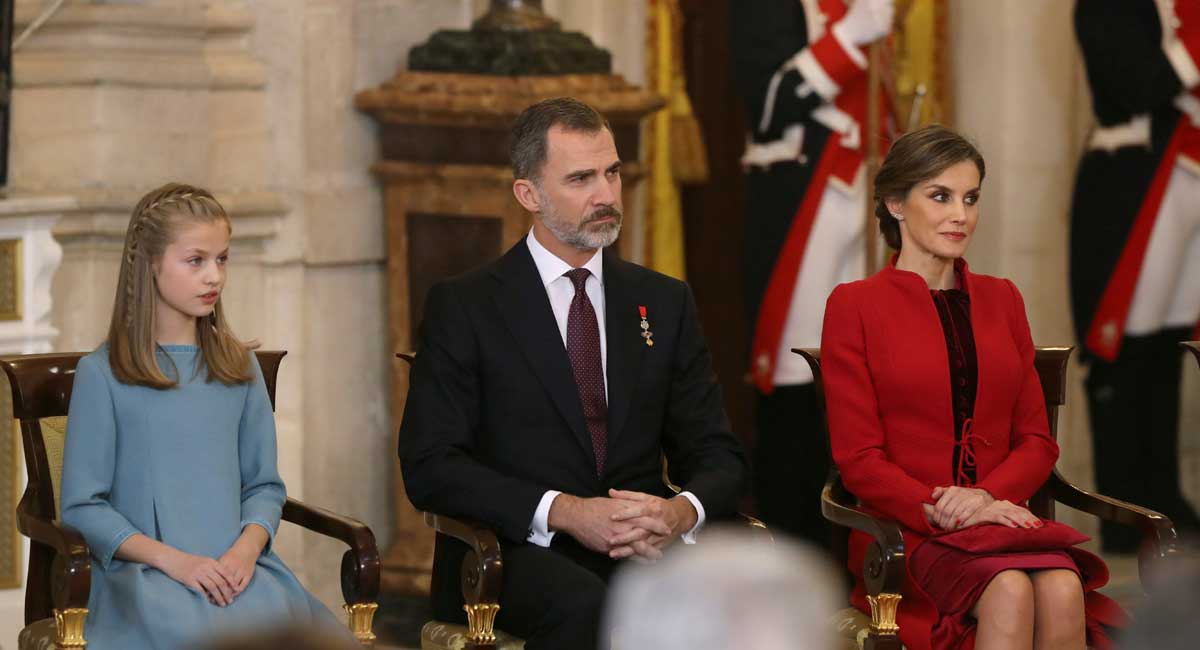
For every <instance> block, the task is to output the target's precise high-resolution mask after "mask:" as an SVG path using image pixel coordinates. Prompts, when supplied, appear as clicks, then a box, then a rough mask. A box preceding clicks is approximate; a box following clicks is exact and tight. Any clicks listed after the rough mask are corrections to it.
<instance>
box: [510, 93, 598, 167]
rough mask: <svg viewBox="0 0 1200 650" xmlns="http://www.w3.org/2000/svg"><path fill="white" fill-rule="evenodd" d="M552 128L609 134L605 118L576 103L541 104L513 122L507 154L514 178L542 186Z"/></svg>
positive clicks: (571, 100) (565, 100)
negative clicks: (606, 130)
mask: <svg viewBox="0 0 1200 650" xmlns="http://www.w3.org/2000/svg"><path fill="white" fill-rule="evenodd" d="M555 126H560V127H562V128H563V129H565V130H567V131H572V132H580V133H589V134H590V133H599V132H600V131H602V130H604V129H608V130H609V131H610V132H611V131H612V128H611V127H609V125H608V121H607V120H605V119H604V116H602V115H600V113H598V112H597V111H596V109H594V108H592V107H591V106H588V105H587V104H584V103H583V102H581V101H579V100H577V99H574V98H572V97H555V98H553V99H546V100H543V101H540V102H538V103H536V104H534V105H533V106H530V107H529V108H526V109H525V110H524V111H522V112H521V114H520V115H519V116H517V119H516V121H515V122H513V126H512V134H511V135H510V138H511V140H510V142H509V152H508V153H509V158H510V160H511V162H512V170H513V178H518V179H521V178H523V179H526V180H529V181H532V182H534V183H540V182H541V180H542V166H543V165H545V164H546V153H547V152H546V147H547V143H548V142H549V139H550V138H549V134H550V129H551V128H552V127H555Z"/></svg>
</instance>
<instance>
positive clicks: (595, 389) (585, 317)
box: [563, 269, 608, 476]
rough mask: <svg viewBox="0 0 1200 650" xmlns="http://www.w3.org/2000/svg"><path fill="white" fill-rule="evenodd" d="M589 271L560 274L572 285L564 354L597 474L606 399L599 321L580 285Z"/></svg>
mask: <svg viewBox="0 0 1200 650" xmlns="http://www.w3.org/2000/svg"><path fill="white" fill-rule="evenodd" d="M591 274H592V272H591V271H589V270H587V269H573V270H571V271H567V272H566V273H564V274H563V275H565V276H567V278H569V279H570V280H571V282H572V283H573V284H574V285H575V297H574V298H573V299H572V300H571V309H570V311H568V312H567V356H569V357H571V370H572V371H574V373H575V386H576V387H577V388H578V389H579V400H580V401H581V402H583V417H584V418H585V419H586V420H587V428H588V433H591V434H592V451H594V452H596V475H597V476H599V475H601V474H603V473H604V460H605V458H606V457H607V456H608V399H607V398H606V397H605V395H604V366H603V364H602V363H601V361H600V325H599V323H598V322H597V321H596V310H595V309H594V308H593V307H592V301H591V300H588V295H587V290H586V289H585V288H584V287H585V286H586V284H587V279H588V276H590V275H591Z"/></svg>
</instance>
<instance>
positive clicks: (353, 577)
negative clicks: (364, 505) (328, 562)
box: [283, 497, 380, 605]
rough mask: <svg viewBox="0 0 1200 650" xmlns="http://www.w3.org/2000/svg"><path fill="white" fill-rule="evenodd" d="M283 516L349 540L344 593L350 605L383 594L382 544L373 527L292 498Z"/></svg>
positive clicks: (371, 601)
mask: <svg viewBox="0 0 1200 650" xmlns="http://www.w3.org/2000/svg"><path fill="white" fill-rule="evenodd" d="M283 520H284V521H288V522H291V523H293V524H296V525H297V526H300V527H301V528H305V529H307V530H311V531H313V532H314V533H319V534H321V535H324V536H326V537H332V538H333V539H337V540H341V541H342V542H345V543H346V545H347V546H349V547H350V550H348V551H346V553H345V554H344V555H343V556H342V596H343V597H344V598H345V599H346V604H347V605H355V604H373V603H375V602H376V600H377V598H378V596H379V571H380V564H379V546H378V545H377V544H376V543H375V533H373V532H371V529H370V527H368V526H367V525H366V524H364V523H362V522H361V521H358V520H357V519H351V518H350V517H343V516H341V515H339V514H336V513H333V512H330V511H328V510H325V509H324V508H317V507H314V506H310V505H308V504H305V503H302V502H300V501H297V500H296V499H292V498H290V497H289V498H288V500H287V503H285V504H283Z"/></svg>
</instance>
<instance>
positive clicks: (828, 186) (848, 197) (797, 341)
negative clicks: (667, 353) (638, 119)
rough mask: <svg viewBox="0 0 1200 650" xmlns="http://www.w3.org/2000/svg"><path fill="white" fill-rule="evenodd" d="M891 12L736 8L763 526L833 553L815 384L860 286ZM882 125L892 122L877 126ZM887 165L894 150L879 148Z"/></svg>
mask: <svg viewBox="0 0 1200 650" xmlns="http://www.w3.org/2000/svg"><path fill="white" fill-rule="evenodd" d="M893 11H894V10H893V6H892V0H856V2H854V3H852V4H851V3H847V2H845V1H844V0H752V1H750V2H745V1H743V0H736V1H734V2H731V4H730V13H731V22H732V39H733V43H732V45H733V53H734V65H735V73H736V76H737V81H738V87H739V91H740V93H741V95H742V97H743V99H744V100H745V102H746V106H747V107H748V109H749V110H748V114H749V118H750V120H751V121H752V123H751V124H750V136H749V141H748V145H747V149H746V153H745V156H744V157H743V159H742V163H743V166H744V168H745V170H746V174H747V195H748V203H747V207H746V227H745V251H744V255H743V259H744V269H743V273H744V281H745V287H744V295H745V296H746V307H747V309H748V311H749V316H750V318H751V319H752V321H753V322H754V323H755V333H754V343H753V350H752V364H753V367H752V376H753V380H754V385H755V386H756V387H757V388H758V390H759V393H760V396H759V402H758V408H757V416H756V419H757V424H756V442H755V472H754V474H755V492H756V496H757V500H758V508H759V514H760V515H762V516H763V518H764V519H765V520H766V521H768V522H769V523H771V524H773V525H775V526H776V527H779V528H781V529H783V530H786V531H788V532H791V533H793V534H798V535H801V536H804V537H807V538H809V539H811V540H813V541H816V542H817V543H820V544H827V543H828V534H827V531H828V527H827V525H826V523H825V522H824V520H823V518H822V516H821V514H820V507H819V500H818V498H817V495H819V494H820V490H821V486H822V485H823V483H824V480H825V476H826V474H827V473H828V441H827V440H826V439H825V436H824V435H823V434H822V433H821V428H820V412H819V410H818V406H817V402H816V395H815V391H814V389H813V384H812V373H811V372H810V370H809V368H808V364H806V363H805V361H804V359H802V358H801V357H800V356H798V355H795V354H793V353H792V352H791V349H792V348H794V347H817V346H819V345H820V341H821V324H822V319H823V316H824V306H825V300H826V298H828V297H829V293H830V292H831V291H832V290H833V288H834V287H835V286H837V285H838V284H841V283H843V282H848V281H851V280H856V279H860V278H862V277H863V275H864V272H865V268H864V263H865V256H864V252H863V224H864V219H865V217H864V214H865V213H864V210H865V206H866V200H867V194H866V192H867V188H866V179H865V176H866V174H865V165H864V161H865V154H866V133H867V129H866V116H867V94H868V92H867V55H866V50H865V49H864V46H865V44H867V43H870V42H871V41H874V40H877V39H879V38H880V37H883V36H885V35H886V34H887V33H888V31H889V30H890V29H891V22H892V14H893ZM881 124H882V121H881ZM880 151H881V153H882V152H884V151H886V146H885V145H882V144H881V146H880Z"/></svg>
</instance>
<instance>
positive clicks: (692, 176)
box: [643, 0, 708, 279]
mask: <svg viewBox="0 0 1200 650" xmlns="http://www.w3.org/2000/svg"><path fill="white" fill-rule="evenodd" d="M647 2H648V6H647V9H648V11H647V12H646V14H647V17H648V18H647V19H648V21H649V25H648V26H647V30H646V33H647V43H646V53H647V56H646V68H647V69H646V78H647V79H648V80H649V81H648V84H649V86H650V88H651V89H652V90H654V92H656V93H658V94H659V95H660V96H662V97H663V98H664V99H666V101H667V105H666V107H664V108H662V109H661V110H659V111H658V112H657V113H655V114H654V115H653V116H651V118H650V119H649V120H648V121H647V125H646V133H645V137H644V140H643V141H644V142H645V143H646V147H647V152H646V154H647V155H646V160H647V161H649V165H648V166H649V176H650V177H649V179H648V181H649V182H648V183H647V185H646V187H648V188H649V200H648V202H647V209H646V220H645V235H646V242H647V245H646V251H645V252H646V258H645V261H646V265H647V266H649V267H650V268H652V269H654V270H656V271H659V272H660V273H665V274H667V275H670V276H672V277H676V278H680V279H682V278H683V277H684V269H685V265H684V252H683V243H684V242H683V209H682V205H681V202H680V191H679V190H680V185H685V184H696V183H704V182H707V181H708V159H707V155H706V153H705V149H704V140H703V137H702V134H701V132H700V125H699V123H698V122H697V121H696V116H695V114H694V113H693V112H692V103H691V100H690V99H688V95H687V80H686V78H685V75H684V71H683V39H682V34H683V14H682V12H681V11H680V8H679V0H647Z"/></svg>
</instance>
